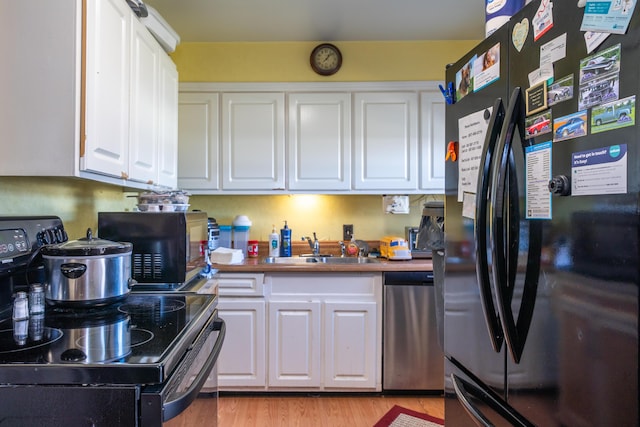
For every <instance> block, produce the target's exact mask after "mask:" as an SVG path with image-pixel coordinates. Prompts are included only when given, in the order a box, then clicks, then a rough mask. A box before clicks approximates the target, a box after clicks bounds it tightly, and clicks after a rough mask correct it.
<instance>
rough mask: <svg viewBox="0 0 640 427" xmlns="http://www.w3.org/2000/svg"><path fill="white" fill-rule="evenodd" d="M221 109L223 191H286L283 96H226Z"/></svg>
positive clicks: (267, 93)
mask: <svg viewBox="0 0 640 427" xmlns="http://www.w3.org/2000/svg"><path fill="white" fill-rule="evenodd" d="M222 105H223V107H222V159H223V161H222V188H223V189H225V190H283V189H284V188H285V186H284V185H285V182H284V174H285V170H284V169H285V163H284V160H285V157H284V152H285V150H284V141H285V139H284V138H285V135H284V121H285V111H284V93H280V92H277V93H276V92H274V93H270V92H264V93H224V94H223V95H222Z"/></svg>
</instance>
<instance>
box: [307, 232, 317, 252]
mask: <svg viewBox="0 0 640 427" xmlns="http://www.w3.org/2000/svg"><path fill="white" fill-rule="evenodd" d="M307 242H309V247H310V248H311V250H312V251H313V255H315V256H318V255H320V242H319V241H318V238H317V237H316V232H315V231H314V232H313V241H311V237H309V236H307Z"/></svg>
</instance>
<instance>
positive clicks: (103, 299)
mask: <svg viewBox="0 0 640 427" xmlns="http://www.w3.org/2000/svg"><path fill="white" fill-rule="evenodd" d="M132 250H133V245H132V244H131V243H127V242H112V241H110V240H103V239H98V238H94V237H93V236H92V233H91V229H88V230H87V237H86V238H82V239H78V240H73V241H68V242H65V243H61V244H57V245H50V246H44V247H43V248H42V249H41V252H42V258H43V260H44V265H45V269H46V271H47V277H48V283H47V284H46V288H45V299H46V301H47V303H49V304H58V305H80V306H86V305H105V304H110V303H113V302H116V301H119V300H121V299H124V298H125V297H126V296H127V295H128V294H129V291H130V290H131V286H133V284H135V280H133V279H132V278H131V252H132Z"/></svg>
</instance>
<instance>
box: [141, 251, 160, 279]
mask: <svg viewBox="0 0 640 427" xmlns="http://www.w3.org/2000/svg"><path fill="white" fill-rule="evenodd" d="M163 266H164V262H163V259H162V254H159V253H151V254H150V253H135V254H133V278H134V279H136V280H139V281H153V280H160V279H161V278H162V270H163Z"/></svg>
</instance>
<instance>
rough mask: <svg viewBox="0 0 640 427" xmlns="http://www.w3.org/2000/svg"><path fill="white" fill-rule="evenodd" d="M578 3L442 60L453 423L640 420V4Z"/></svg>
mask: <svg viewBox="0 0 640 427" xmlns="http://www.w3.org/2000/svg"><path fill="white" fill-rule="evenodd" d="M577 3H578V2H577V1H576V0H555V1H550V0H534V1H533V2H531V3H529V4H528V5H526V6H525V7H524V8H523V9H521V10H520V11H519V12H518V13H517V14H516V15H514V16H513V17H512V18H511V19H510V21H509V22H508V23H506V24H505V25H504V26H502V27H501V28H500V29H498V30H497V31H496V32H495V33H493V34H492V35H491V36H489V37H488V38H487V39H485V40H484V41H482V42H481V43H479V44H478V46H477V47H476V48H475V49H473V50H472V51H471V52H469V53H468V54H466V55H465V56H464V57H462V58H461V59H460V60H459V61H457V62H456V63H454V64H451V65H449V66H448V67H447V70H446V81H445V85H444V86H443V94H444V95H445V97H446V98H447V106H446V143H447V158H446V169H445V174H446V194H445V224H444V228H445V240H446V243H445V268H444V286H443V293H444V352H445V421H446V424H447V425H451V426H455V427H459V426H473V425H485V426H490V425H495V426H513V425H516V426H530V425H535V426H637V425H638V422H639V421H638V420H639V418H638V417H639V415H638V287H639V282H640V257H639V249H638V247H639V241H640V197H639V190H640V129H639V127H638V125H637V124H636V105H635V102H636V96H637V95H638V93H639V92H640V16H639V15H640V11H639V10H638V9H640V7H635V0H633V1H625V0H612V1H591V0H588V1H587V2H586V3H587V4H586V6H585V7H579V6H578V4H577ZM607 26H608V27H607ZM604 27H606V28H604ZM592 30H593V31H592ZM602 30H605V31H602Z"/></svg>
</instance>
